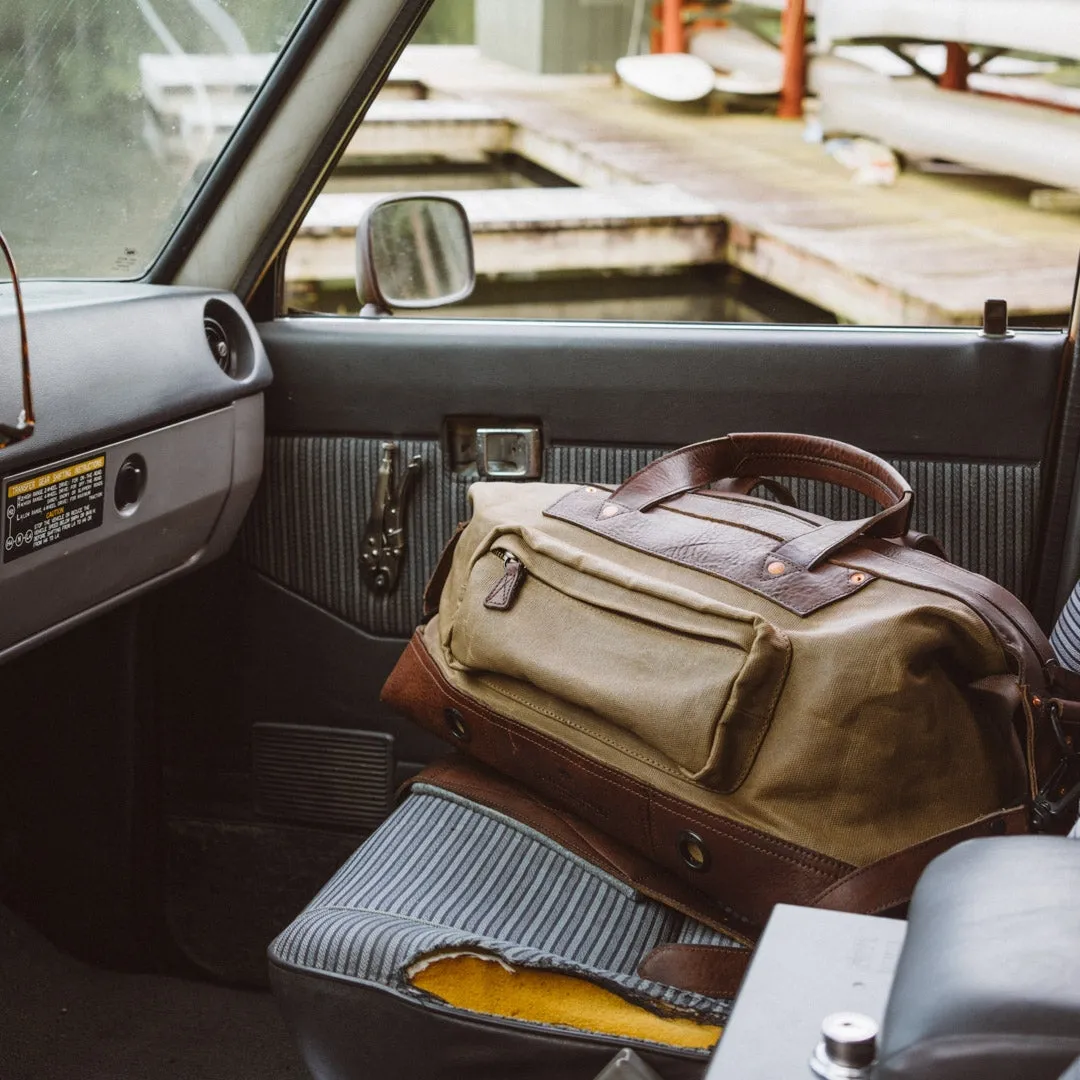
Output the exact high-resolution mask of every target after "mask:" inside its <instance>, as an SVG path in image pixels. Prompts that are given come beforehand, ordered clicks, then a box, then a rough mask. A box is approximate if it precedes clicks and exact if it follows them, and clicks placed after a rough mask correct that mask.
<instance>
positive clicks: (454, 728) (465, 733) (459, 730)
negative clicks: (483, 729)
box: [443, 709, 469, 743]
mask: <svg viewBox="0 0 1080 1080" xmlns="http://www.w3.org/2000/svg"><path fill="white" fill-rule="evenodd" d="M443 722H444V723H445V724H446V729H447V731H449V732H450V735H451V737H452V738H454V739H456V740H457V741H458V742H462V743H466V742H468V741H469V729H468V727H466V725H465V717H464V716H462V715H461V713H459V712H458V711H457V709H443Z"/></svg>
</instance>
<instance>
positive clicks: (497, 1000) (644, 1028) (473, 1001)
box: [411, 953, 723, 1050]
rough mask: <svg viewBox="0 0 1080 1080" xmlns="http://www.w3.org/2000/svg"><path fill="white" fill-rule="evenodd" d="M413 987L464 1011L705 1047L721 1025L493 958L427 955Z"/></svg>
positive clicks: (413, 976)
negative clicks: (655, 1010)
mask: <svg viewBox="0 0 1080 1080" xmlns="http://www.w3.org/2000/svg"><path fill="white" fill-rule="evenodd" d="M411 980H412V984H413V986H416V987H418V988H419V989H420V990H424V991H426V992H427V993H429V994H433V995H434V996H435V997H437V998H439V999H441V1000H442V1001H445V1002H446V1003H447V1004H448V1005H453V1006H454V1007H455V1008H458V1009H467V1010H468V1011H469V1012H477V1013H486V1014H487V1015H488V1016H504V1017H509V1018H511V1019H514V1020H529V1021H532V1022H534V1023H538V1024H561V1025H562V1026H564V1027H572V1028H577V1029H579V1030H580V1031H591V1032H593V1033H595V1034H598V1035H615V1036H618V1037H620V1038H627V1039H643V1040H645V1041H647V1042H654V1043H662V1044H664V1045H666V1046H680V1047H685V1048H687V1049H693V1050H708V1049H710V1048H711V1047H713V1046H715V1045H716V1041H717V1040H718V1039H719V1038H720V1032H721V1031H722V1030H723V1029H722V1028H720V1027H718V1026H716V1025H715V1024H699V1023H697V1022H696V1021H694V1020H688V1019H683V1018H681V1017H668V1016H658V1015H657V1014H656V1013H653V1012H650V1011H649V1010H648V1009H644V1008H642V1007H641V1006H640V1005H634V1004H632V1003H631V1002H629V1001H624V1000H623V999H622V998H621V997H619V996H618V995H617V994H613V993H612V992H611V991H610V990H606V989H604V987H602V986H597V985H596V983H592V982H589V981H588V980H587V979H579V978H576V977H575V976H573V975H563V974H560V973H558V972H554V971H543V970H540V969H535V968H511V967H509V966H507V965H506V964H504V963H502V962H501V961H500V960H497V959H496V958H495V957H484V956H478V955H476V954H465V953H454V954H448V955H446V956H438V955H436V956H432V957H429V958H428V959H427V960H426V961H424V962H422V963H421V964H417V965H416V966H415V967H414V968H413V969H412V972H411Z"/></svg>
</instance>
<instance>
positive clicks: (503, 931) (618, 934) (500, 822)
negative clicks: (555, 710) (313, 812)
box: [270, 785, 735, 1023]
mask: <svg viewBox="0 0 1080 1080" xmlns="http://www.w3.org/2000/svg"><path fill="white" fill-rule="evenodd" d="M674 941H679V942H687V943H692V944H728V945H734V944H735V943H734V942H731V941H730V940H729V939H727V938H725V937H724V936H723V935H721V934H718V933H717V932H716V931H714V930H711V929H710V928H708V927H706V926H703V925H702V924H700V923H698V922H695V921H693V920H691V919H688V918H686V917H685V916H683V915H680V914H678V913H677V912H674V911H671V910H670V909H668V908H666V907H664V906H662V905H661V904H658V903H656V902H655V901H652V900H648V899H645V898H644V897H641V896H640V895H638V894H637V893H636V892H635V891H634V890H633V889H631V888H630V887H629V886H627V885H625V884H623V883H622V882H619V881H617V880H616V879H614V878H612V877H610V876H609V875H607V874H605V873H604V872H603V871H601V870H599V869H597V868H596V867H594V866H592V865H590V864H589V863H587V862H585V861H584V860H583V859H580V858H579V857H578V856H576V855H574V854H572V853H571V852H569V851H567V850H566V849H565V848H562V847H560V846H559V845H558V844H556V843H554V842H553V841H551V840H550V839H548V838H547V837H544V836H542V835H541V834H539V833H537V832H535V831H534V830H532V829H530V828H529V827H528V826H525V825H522V824H520V823H519V822H516V821H513V820H512V819H510V818H508V817H505V816H504V815H502V814H499V813H497V812H496V811H492V810H489V809H487V808H486V807H481V806H479V805H478V804H476V803H472V802H470V801H468V800H466V799H463V798H460V797H458V796H455V795H452V794H449V793H447V792H444V791H441V790H438V789H435V788H430V787H427V786H425V785H417V786H416V787H415V788H414V789H413V793H412V794H410V796H409V797H408V798H407V799H406V800H405V801H404V803H403V804H402V805H401V806H400V807H399V808H398V809H397V810H396V811H395V812H394V813H393V814H392V815H391V816H390V817H389V818H388V819H387V820H386V821H385V822H384V823H383V824H382V825H381V826H380V827H379V829H378V830H377V831H376V832H375V833H373V834H372V836H371V837H370V838H369V839H368V840H367V841H366V842H365V843H364V845H363V846H362V847H361V848H360V849H359V850H358V851H357V852H356V853H355V854H354V855H353V857H352V858H351V859H350V860H349V861H348V862H347V863H346V864H345V865H344V866H343V867H342V868H341V869H340V870H339V871H338V873H337V874H335V875H334V877H333V878H332V879H331V880H330V881H329V882H328V883H327V885H326V886H325V887H324V888H323V890H322V891H321V892H320V893H319V894H318V895H317V896H316V897H315V899H314V900H313V901H312V902H311V904H310V905H309V906H308V907H307V909H306V910H305V911H303V912H302V913H301V914H300V916H299V917H298V918H297V919H296V920H294V922H293V923H292V925H290V926H289V927H288V928H287V929H286V930H284V931H283V932H282V933H281V935H280V936H279V937H278V938H277V940H276V941H274V943H273V944H272V945H271V947H270V957H271V959H272V960H273V961H274V962H276V963H278V964H280V965H284V966H286V967H291V968H294V969H299V970H301V971H308V972H315V973H320V974H323V975H328V976H332V977H336V978H339V979H343V980H360V981H363V982H366V983H376V984H380V985H383V986H386V987H388V988H390V989H393V990H395V991H397V992H399V993H405V994H408V995H410V996H412V997H414V998H416V1000H417V1001H420V1002H422V1001H424V1000H426V998H425V995H424V993H423V992H422V991H420V990H418V989H416V988H414V987H413V986H412V985H411V984H410V982H409V979H408V977H407V974H406V973H407V971H408V969H409V967H410V966H411V965H412V964H413V963H414V962H415V961H416V960H418V959H419V958H421V957H424V956H427V955H429V954H430V953H432V952H437V951H442V950H458V949H469V950H473V949H475V950H477V951H482V952H485V953H494V954H496V955H497V956H499V957H502V958H503V959H504V960H505V961H506V962H507V963H509V964H511V965H515V966H519V967H531V968H544V969H548V970H554V971H559V972H563V973H566V974H570V975H578V976H583V977H585V978H587V979H590V980H591V981H593V982H597V983H600V984H601V985H606V986H607V987H608V988H610V989H612V990H614V991H615V992H617V993H619V994H620V995H621V996H623V997H624V998H627V999H628V1000H631V1001H635V1002H637V1003H640V1004H647V1005H648V1004H651V1005H653V1006H654V1007H655V1006H657V1005H661V1006H664V1007H667V1008H669V1009H672V1010H676V1011H678V1012H679V1013H682V1014H685V1015H692V1016H695V1017H697V1018H700V1019H702V1020H705V1021H707V1022H713V1023H722V1022H723V1021H724V1019H725V1018H726V1017H727V1014H728V1011H729V1009H730V1004H731V1003H730V1002H729V1001H726V1000H720V999H716V998H709V997H705V996H704V995H702V994H694V993H690V992H688V991H684V990H677V989H674V988H673V987H670V986H664V985H662V984H660V983H655V982H651V981H649V980H647V979H642V978H641V977H640V976H638V975H637V974H635V972H636V969H637V966H638V964H639V963H640V961H641V959H642V958H643V957H644V956H645V954H646V953H648V952H649V951H650V950H651V949H652V948H653V947H654V946H656V945H658V944H662V943H665V942H674Z"/></svg>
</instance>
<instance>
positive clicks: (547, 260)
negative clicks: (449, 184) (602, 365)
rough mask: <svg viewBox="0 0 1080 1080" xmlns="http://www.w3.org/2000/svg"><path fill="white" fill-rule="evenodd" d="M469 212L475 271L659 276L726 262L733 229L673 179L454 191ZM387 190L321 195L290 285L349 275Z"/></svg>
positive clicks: (297, 250) (289, 274)
mask: <svg viewBox="0 0 1080 1080" xmlns="http://www.w3.org/2000/svg"><path fill="white" fill-rule="evenodd" d="M447 194H450V195H452V196H453V197H455V198H458V199H460V201H461V202H462V204H463V205H464V206H465V209H466V212H467V213H468V215H469V221H470V224H471V225H472V230H473V239H474V245H475V248H476V267H477V273H478V274H480V275H482V276H498V277H506V276H515V275H522V274H545V273H555V272H597V271H613V270H617V271H626V272H638V273H654V272H657V271H665V270H668V269H671V268H675V267H685V266H696V265H703V264H710V263H715V262H717V261H719V260H720V259H722V257H723V251H724V238H725V227H724V221H723V218H722V217H721V215H719V214H717V213H715V212H714V211H713V210H712V209H711V208H710V207H709V206H708V204H707V203H704V202H703V201H702V200H700V199H695V198H693V197H692V196H688V195H686V194H685V193H684V192H681V191H679V190H678V189H677V188H673V187H671V186H668V185H659V186H655V187H629V188H610V189H606V190H589V189H583V188H515V189H506V190H496V191H455V192H448V193H447ZM378 197H379V196H378V195H369V194H344V193H335V194H327V195H320V196H319V198H318V199H316V201H315V204H314V205H313V207H312V209H311V211H310V213H309V214H308V216H307V218H306V219H305V221H304V224H303V225H302V226H301V229H300V233H299V235H298V236H297V237H296V239H295V240H294V241H293V243H292V246H291V247H290V249H289V259H288V263H287V265H286V278H287V279H288V280H290V281H343V280H344V281H348V280H351V279H352V277H353V274H354V270H355V241H354V236H355V232H356V224H357V222H358V221H359V220H360V217H361V215H362V214H363V212H364V210H365V209H366V208H367V207H368V206H369V205H370V204H371V203H372V202H373V201H374V200H375V199H377V198H378Z"/></svg>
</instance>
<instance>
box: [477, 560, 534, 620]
mask: <svg viewBox="0 0 1080 1080" xmlns="http://www.w3.org/2000/svg"><path fill="white" fill-rule="evenodd" d="M492 554H495V555H501V556H502V561H503V575H502V577H501V578H499V580H498V581H496V582H495V588H493V589H492V590H491V592H489V593H488V594H487V596H486V597H484V607H486V608H491V609H492V610H493V611H506V610H507V609H509V608H510V607H512V606H513V603H514V601H515V600H516V599H517V594H518V593H519V592H520V591H521V586H522V584H523V583H524V581H525V564H524V563H523V562H522V561H521V560H520V559H519V558H517V557H516V556H514V555H511V554H510V552H509V551H495V552H493V553H492Z"/></svg>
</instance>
